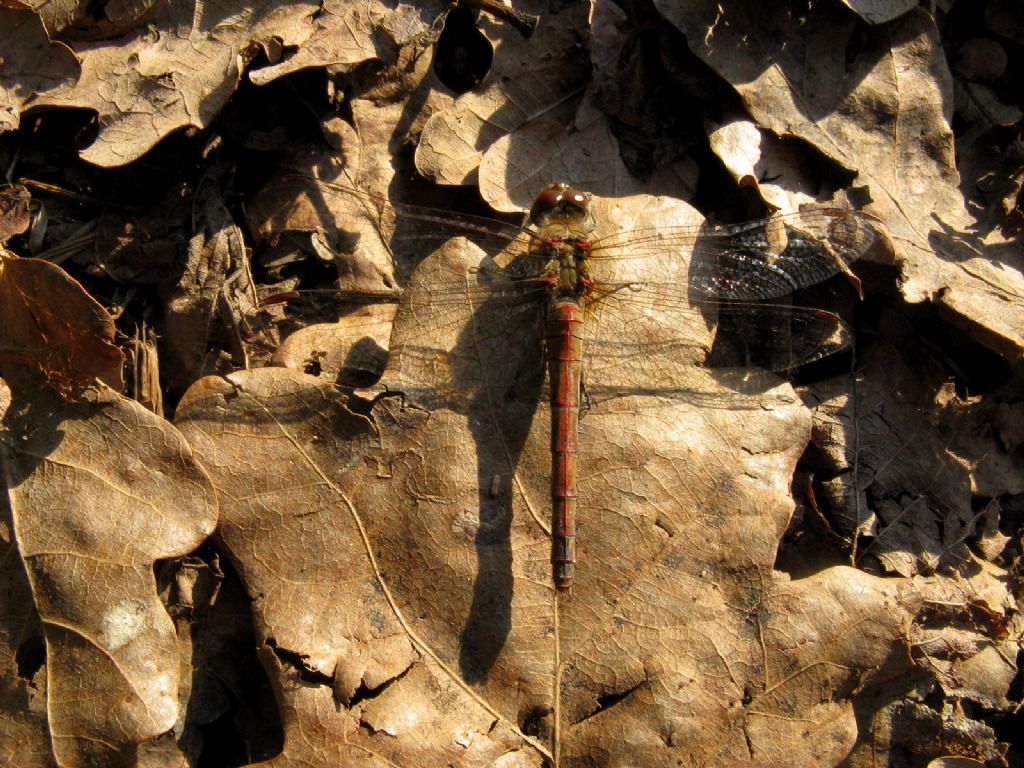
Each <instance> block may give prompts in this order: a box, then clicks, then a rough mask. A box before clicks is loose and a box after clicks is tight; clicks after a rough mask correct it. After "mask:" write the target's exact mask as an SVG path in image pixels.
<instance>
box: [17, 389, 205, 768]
mask: <svg viewBox="0 0 1024 768" xmlns="http://www.w3.org/2000/svg"><path fill="white" fill-rule="evenodd" d="M5 406H7V407H5V408H4V411H5V417H4V427H5V433H4V440H3V445H2V446H0V447H2V449H3V455H2V465H3V472H4V483H5V486H6V488H7V502H8V504H9V507H10V511H11V523H10V526H11V528H10V531H11V535H12V541H13V543H14V544H15V545H16V552H17V555H18V556H19V557H20V560H21V562H22V563H23V564H24V567H25V569H26V571H27V573H28V582H29V585H30V588H31V595H32V600H33V603H34V605H35V608H36V610H37V611H38V612H39V617H40V619H41V620H42V627H43V635H44V637H45V639H46V666H47V688H46V718H47V726H48V731H49V734H50V738H51V742H52V749H53V751H54V757H55V759H56V760H57V762H58V763H59V764H61V765H67V766H75V765H97V764H103V765H111V766H113V765H128V764H130V761H131V755H132V754H133V753H134V750H135V747H136V745H138V744H139V743H140V742H142V741H145V740H147V739H151V738H153V737H154V736H157V735H159V734H161V733H163V732H164V731H167V730H168V729H169V728H170V727H171V726H172V725H174V722H175V720H176V718H177V707H178V701H177V687H178V676H179V667H178V652H177V647H176V642H175V635H174V627H173V625H172V623H171V620H170V617H169V616H168V615H167V613H166V612H165V610H164V607H163V605H161V603H160V600H159V599H158V597H157V594H156V585H155V583H154V579H153V563H154V561H156V560H157V559H160V558H169V557H176V556H180V555H183V554H185V553H187V552H189V551H190V550H191V549H193V548H194V547H196V546H198V544H199V543H200V542H201V541H202V540H203V539H204V538H205V537H206V536H208V535H209V534H210V532H211V531H212V530H213V527H214V524H215V522H216V518H217V507H216V503H215V501H214V499H213V497H212V495H211V491H210V486H209V480H208V478H207V477H206V475H205V474H204V473H203V471H202V469H200V468H199V466H198V465H197V464H196V463H195V462H194V460H193V459H192V454H191V451H190V450H189V448H188V446H187V445H186V444H185V443H184V442H183V441H182V439H181V436H180V435H179V434H178V433H177V432H176V431H175V430H174V429H172V428H171V427H170V425H169V424H167V422H164V421H163V420H162V419H159V418H158V417H156V416H154V415H153V414H151V413H149V412H148V411H146V410H145V409H144V408H142V407H141V406H140V405H138V404H137V403H135V402H134V401H131V400H126V399H124V398H122V397H120V396H118V395H116V394H115V393H112V392H110V391H109V390H102V391H100V392H99V393H98V394H97V396H96V398H95V399H94V400H93V401H92V402H82V403H77V404H67V403H62V402H60V401H58V400H57V399H56V398H49V399H48V398H44V397H40V398H37V399H36V400H35V401H34V402H33V403H31V404H30V405H28V406H26V404H24V403H22V404H21V405H19V404H18V402H14V403H13V404H10V403H9V401H7V402H6V403H5ZM12 554H13V552H12Z"/></svg>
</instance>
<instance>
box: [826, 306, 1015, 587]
mask: <svg viewBox="0 0 1024 768" xmlns="http://www.w3.org/2000/svg"><path fill="white" fill-rule="evenodd" d="M911 330H912V329H911V326H910V324H909V322H908V321H907V318H906V317H901V316H899V315H896V314H895V313H893V314H889V315H887V316H886V317H885V318H884V322H883V325H882V332H881V336H882V338H885V339H886V340H887V341H886V342H885V343H881V342H879V343H877V344H876V345H874V346H872V347H871V348H870V349H869V350H868V351H867V352H866V353H864V354H863V355H862V356H861V360H860V365H859V366H858V368H859V371H858V380H857V382H856V383H854V382H852V381H850V380H849V378H848V377H842V378H841V379H839V380H837V381H834V382H832V383H831V384H825V385H819V386H817V387H816V388H815V393H814V399H815V401H816V402H815V405H816V407H815V425H814V432H815V436H816V439H815V441H814V444H815V446H816V447H817V449H818V450H820V451H821V452H823V453H824V454H827V457H828V459H827V464H828V468H827V470H826V474H827V475H828V476H829V477H831V478H832V479H830V480H828V481H827V482H825V483H824V488H825V491H826V493H825V496H826V498H828V500H829V506H830V507H831V508H832V509H833V510H837V515H838V519H836V520H834V521H833V524H834V525H835V526H836V528H837V530H838V531H839V532H840V533H842V534H844V535H846V536H854V535H855V534H859V535H868V536H870V537H871V538H872V541H871V542H870V543H869V544H868V545H866V546H862V547H861V548H859V549H858V550H857V555H858V556H865V557H866V556H870V557H872V558H878V560H880V561H881V563H882V564H883V565H884V567H885V568H886V570H889V571H890V572H895V573H899V574H901V575H903V576H910V575H913V574H916V573H931V572H934V571H936V570H939V571H944V570H945V569H947V568H957V569H958V570H963V571H964V572H965V575H966V574H967V573H970V572H973V571H974V569H975V566H974V564H973V563H972V562H971V561H970V560H968V561H967V562H966V563H963V561H964V558H966V557H968V543H969V542H971V541H973V540H974V538H975V537H976V536H978V535H980V534H981V529H982V527H983V522H982V518H984V517H985V515H986V513H985V512H984V511H982V512H981V513H979V512H977V511H976V510H975V509H974V508H973V502H974V497H975V494H978V495H982V496H984V497H987V498H999V497H1001V496H1003V495H1011V496H1012V495H1016V494H1018V493H1021V492H1022V491H1024V467H1022V466H1021V457H1020V450H1019V445H1018V444H1017V443H1016V442H1011V443H1010V444H1009V445H1003V444H1001V441H1000V439H999V433H998V431H997V427H995V426H994V425H995V424H998V420H999V414H1000V413H1001V412H1002V409H1001V408H1000V402H1001V401H1002V400H1003V399H1004V398H1007V399H1009V400H1010V401H1014V400H1016V399H1017V397H1018V395H1017V394H1016V393H1015V391H1014V389H1013V388H1012V387H1011V388H1009V389H1008V391H1007V392H1006V393H1003V394H1002V395H999V396H993V397H990V398H986V399H979V400H974V401H970V400H967V401H965V400H963V399H960V398H958V397H955V396H951V383H950V382H949V374H948V372H947V371H946V370H944V369H943V368H942V367H941V366H940V365H939V363H938V361H936V360H935V359H934V358H933V357H932V356H931V355H930V354H929V352H928V350H927V349H925V348H922V347H920V346H919V345H917V344H915V343H914V342H912V341H911V339H912V336H911ZM810 399H811V398H810V396H809V397H808V400H810ZM980 424H986V425H991V426H987V427H986V428H979V427H978V426H977V425H980ZM972 425H974V426H972ZM961 563H963V566H962V568H961V567H960V566H961Z"/></svg>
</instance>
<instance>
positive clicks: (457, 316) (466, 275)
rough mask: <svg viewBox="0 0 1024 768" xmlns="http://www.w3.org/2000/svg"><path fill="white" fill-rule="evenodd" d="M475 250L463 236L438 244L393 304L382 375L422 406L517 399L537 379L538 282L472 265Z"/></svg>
mask: <svg viewBox="0 0 1024 768" xmlns="http://www.w3.org/2000/svg"><path fill="white" fill-rule="evenodd" d="M479 258H480V252H479V250H477V249H476V248H473V247H472V246H471V245H470V244H469V243H466V242H465V241H455V242H453V243H452V244H450V245H448V246H445V247H444V248H442V249H440V250H439V251H437V252H436V253H435V254H432V255H431V256H430V257H429V258H428V259H427V260H426V261H425V262H424V263H423V265H422V266H421V268H420V269H419V270H417V272H416V274H415V276H414V278H413V280H412V281H411V282H410V284H409V286H408V288H407V289H406V291H405V293H404V294H403V296H402V300H401V302H400V304H399V308H398V312H397V314H396V316H395V322H394V329H393V331H392V335H391V350H390V357H389V362H388V367H387V370H386V371H385V374H384V377H383V381H384V383H385V384H387V385H388V386H389V387H391V388H395V389H400V390H402V391H403V392H404V393H405V394H406V395H407V396H408V397H410V398H412V399H413V400H414V401H415V402H416V403H417V404H419V405H422V406H423V407H425V408H427V409H428V410H436V409H438V408H445V409H448V410H453V411H458V412H469V411H471V410H473V409H474V408H476V407H477V406H479V405H480V402H481V398H483V399H486V400H488V401H490V402H501V401H504V400H509V399H517V398H518V399H522V398H523V397H526V396H527V395H526V391H528V390H530V389H531V388H535V387H538V386H539V385H540V383H541V382H542V381H543V373H544V360H543V320H544V296H545V291H544V288H543V284H540V283H538V282H536V281H531V280H516V279H514V278H512V277H510V276H509V275H508V274H507V273H504V272H503V271H501V270H499V269H497V268H494V269H479V268H478V263H479ZM520 390H523V391H520Z"/></svg>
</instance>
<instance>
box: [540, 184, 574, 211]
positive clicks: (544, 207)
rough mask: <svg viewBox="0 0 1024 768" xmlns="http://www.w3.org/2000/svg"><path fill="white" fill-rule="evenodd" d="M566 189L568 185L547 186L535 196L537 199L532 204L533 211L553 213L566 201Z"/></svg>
mask: <svg viewBox="0 0 1024 768" xmlns="http://www.w3.org/2000/svg"><path fill="white" fill-rule="evenodd" d="M568 189H569V185H568V184H562V183H559V184H548V185H547V186H546V187H544V189H542V190H541V191H540V194H539V195H537V199H536V200H535V201H534V203H533V210H535V211H537V212H538V213H544V212H548V211H553V210H554V209H555V208H557V207H558V206H559V205H561V204H562V203H563V202H564V201H565V200H566V191H567V190H568Z"/></svg>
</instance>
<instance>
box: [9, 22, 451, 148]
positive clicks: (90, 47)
mask: <svg viewBox="0 0 1024 768" xmlns="http://www.w3.org/2000/svg"><path fill="white" fill-rule="evenodd" d="M401 8H402V9H404V11H403V12H402V13H395V12H394V10H393V8H392V7H391V6H390V5H389V4H388V3H377V2H367V3H364V4H361V5H359V6H353V5H351V4H347V3H337V4H334V5H333V6H330V5H329V7H328V9H327V11H326V12H320V11H319V10H318V9H317V7H315V6H314V5H310V4H302V3H300V4H290V5H284V6H282V5H281V4H280V3H272V2H256V3H255V4H254V3H244V2H227V3H222V4H220V5H218V6H216V7H214V6H208V5H207V6H202V10H201V11H200V12H197V11H196V8H195V7H194V6H192V5H190V4H187V3H185V4H181V3H161V4H157V5H156V6H155V8H154V10H153V13H152V14H151V15H150V16H149V17H148V18H147V19H146V22H147V23H146V24H145V25H141V24H138V25H136V26H135V28H134V29H132V30H131V31H128V32H126V33H125V34H124V36H123V37H122V38H120V39H119V40H116V41H114V42H111V41H110V40H102V41H97V42H87V41H76V42H74V43H73V44H72V49H73V51H74V55H75V56H76V57H77V58H78V60H79V61H80V62H81V75H80V76H79V77H78V79H77V80H76V81H75V82H74V83H73V84H68V85H63V84H62V85H63V87H57V88H55V87H53V86H51V87H49V88H48V89H46V92H45V93H43V90H44V89H42V88H40V96H39V97H37V98H36V99H35V100H34V101H33V105H34V106H38V105H43V106H52V107H79V108H83V109H93V110H95V111H96V112H97V114H98V115H99V124H100V130H99V134H98V136H97V137H96V140H95V141H94V142H93V144H92V145H91V146H90V147H89V148H87V149H86V150H84V151H83V152H82V153H81V155H82V157H83V158H84V159H86V160H88V161H89V162H91V163H94V164H96V165H101V166H107V167H110V166H118V165H124V164H125V163H129V162H131V161H132V160H135V159H137V158H138V157H140V156H141V155H143V154H144V153H145V152H147V151H148V150H149V149H150V148H151V147H153V145H155V144H156V143H157V142H158V141H160V140H161V139H162V138H164V137H165V136H167V135H168V134H169V133H171V132H173V131H175V130H178V129H180V128H185V127H195V128H205V127H206V126H208V125H209V123H210V122H211V121H212V120H213V118H214V117H215V116H216V115H217V114H218V112H219V111H220V109H221V108H222V107H223V106H224V104H225V103H227V100H228V98H229V97H230V96H231V94H232V93H233V92H234V91H235V88H236V86H237V84H238V80H239V78H240V77H241V75H242V72H243V70H244V67H245V65H246V64H247V63H248V61H249V60H250V59H251V58H252V57H253V56H254V55H255V52H256V50H257V49H258V47H259V46H262V45H266V46H267V47H268V48H269V47H274V48H285V49H288V48H290V47H296V48H297V50H298V52H297V53H296V54H295V55H294V56H293V57H292V59H289V60H287V61H285V62H283V63H281V64H278V65H275V66H272V67H268V68H267V69H266V70H265V71H261V72H260V73H253V80H254V81H255V82H257V83H265V82H269V81H271V80H273V79H274V78H276V77H279V76H280V75H282V74H285V73H287V72H289V71H293V70H295V69H299V68H302V67H308V66H315V65H324V64H327V63H339V62H344V63H350V64H354V63H358V62H360V61H365V60H367V59H370V58H375V57H377V56H389V55H391V56H393V55H394V54H393V52H394V48H395V46H396V45H397V44H401V43H403V42H406V41H409V40H412V39H415V38H417V37H418V36H420V35H422V34H423V31H424V30H425V29H429V28H430V27H429V25H430V24H431V23H432V22H433V21H434V20H436V18H437V15H438V11H437V10H436V8H435V9H434V10H431V9H430V8H425V9H424V8H417V9H414V10H411V11H410V10H409V9H411V8H412V6H408V5H404V4H403V5H401ZM30 18H31V17H30ZM36 23H38V22H36ZM381 23H384V24H385V25H392V24H393V25H394V27H393V28H392V32H393V34H394V35H395V39H394V40H390V41H386V44H385V45H384V50H383V51H382V50H380V49H379V47H380V44H381V43H382V42H383V38H382V37H381V36H379V35H378V34H377V33H378V31H379V27H380V24H381ZM271 44H273V46H271ZM22 59H24V57H23V56H22V57H12V60H15V61H21V60H22ZM49 66H50V67H52V64H50V65H49ZM13 118H14V122H13V123H12V127H13V126H14V125H16V124H17V123H16V119H17V115H14V116H13Z"/></svg>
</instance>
